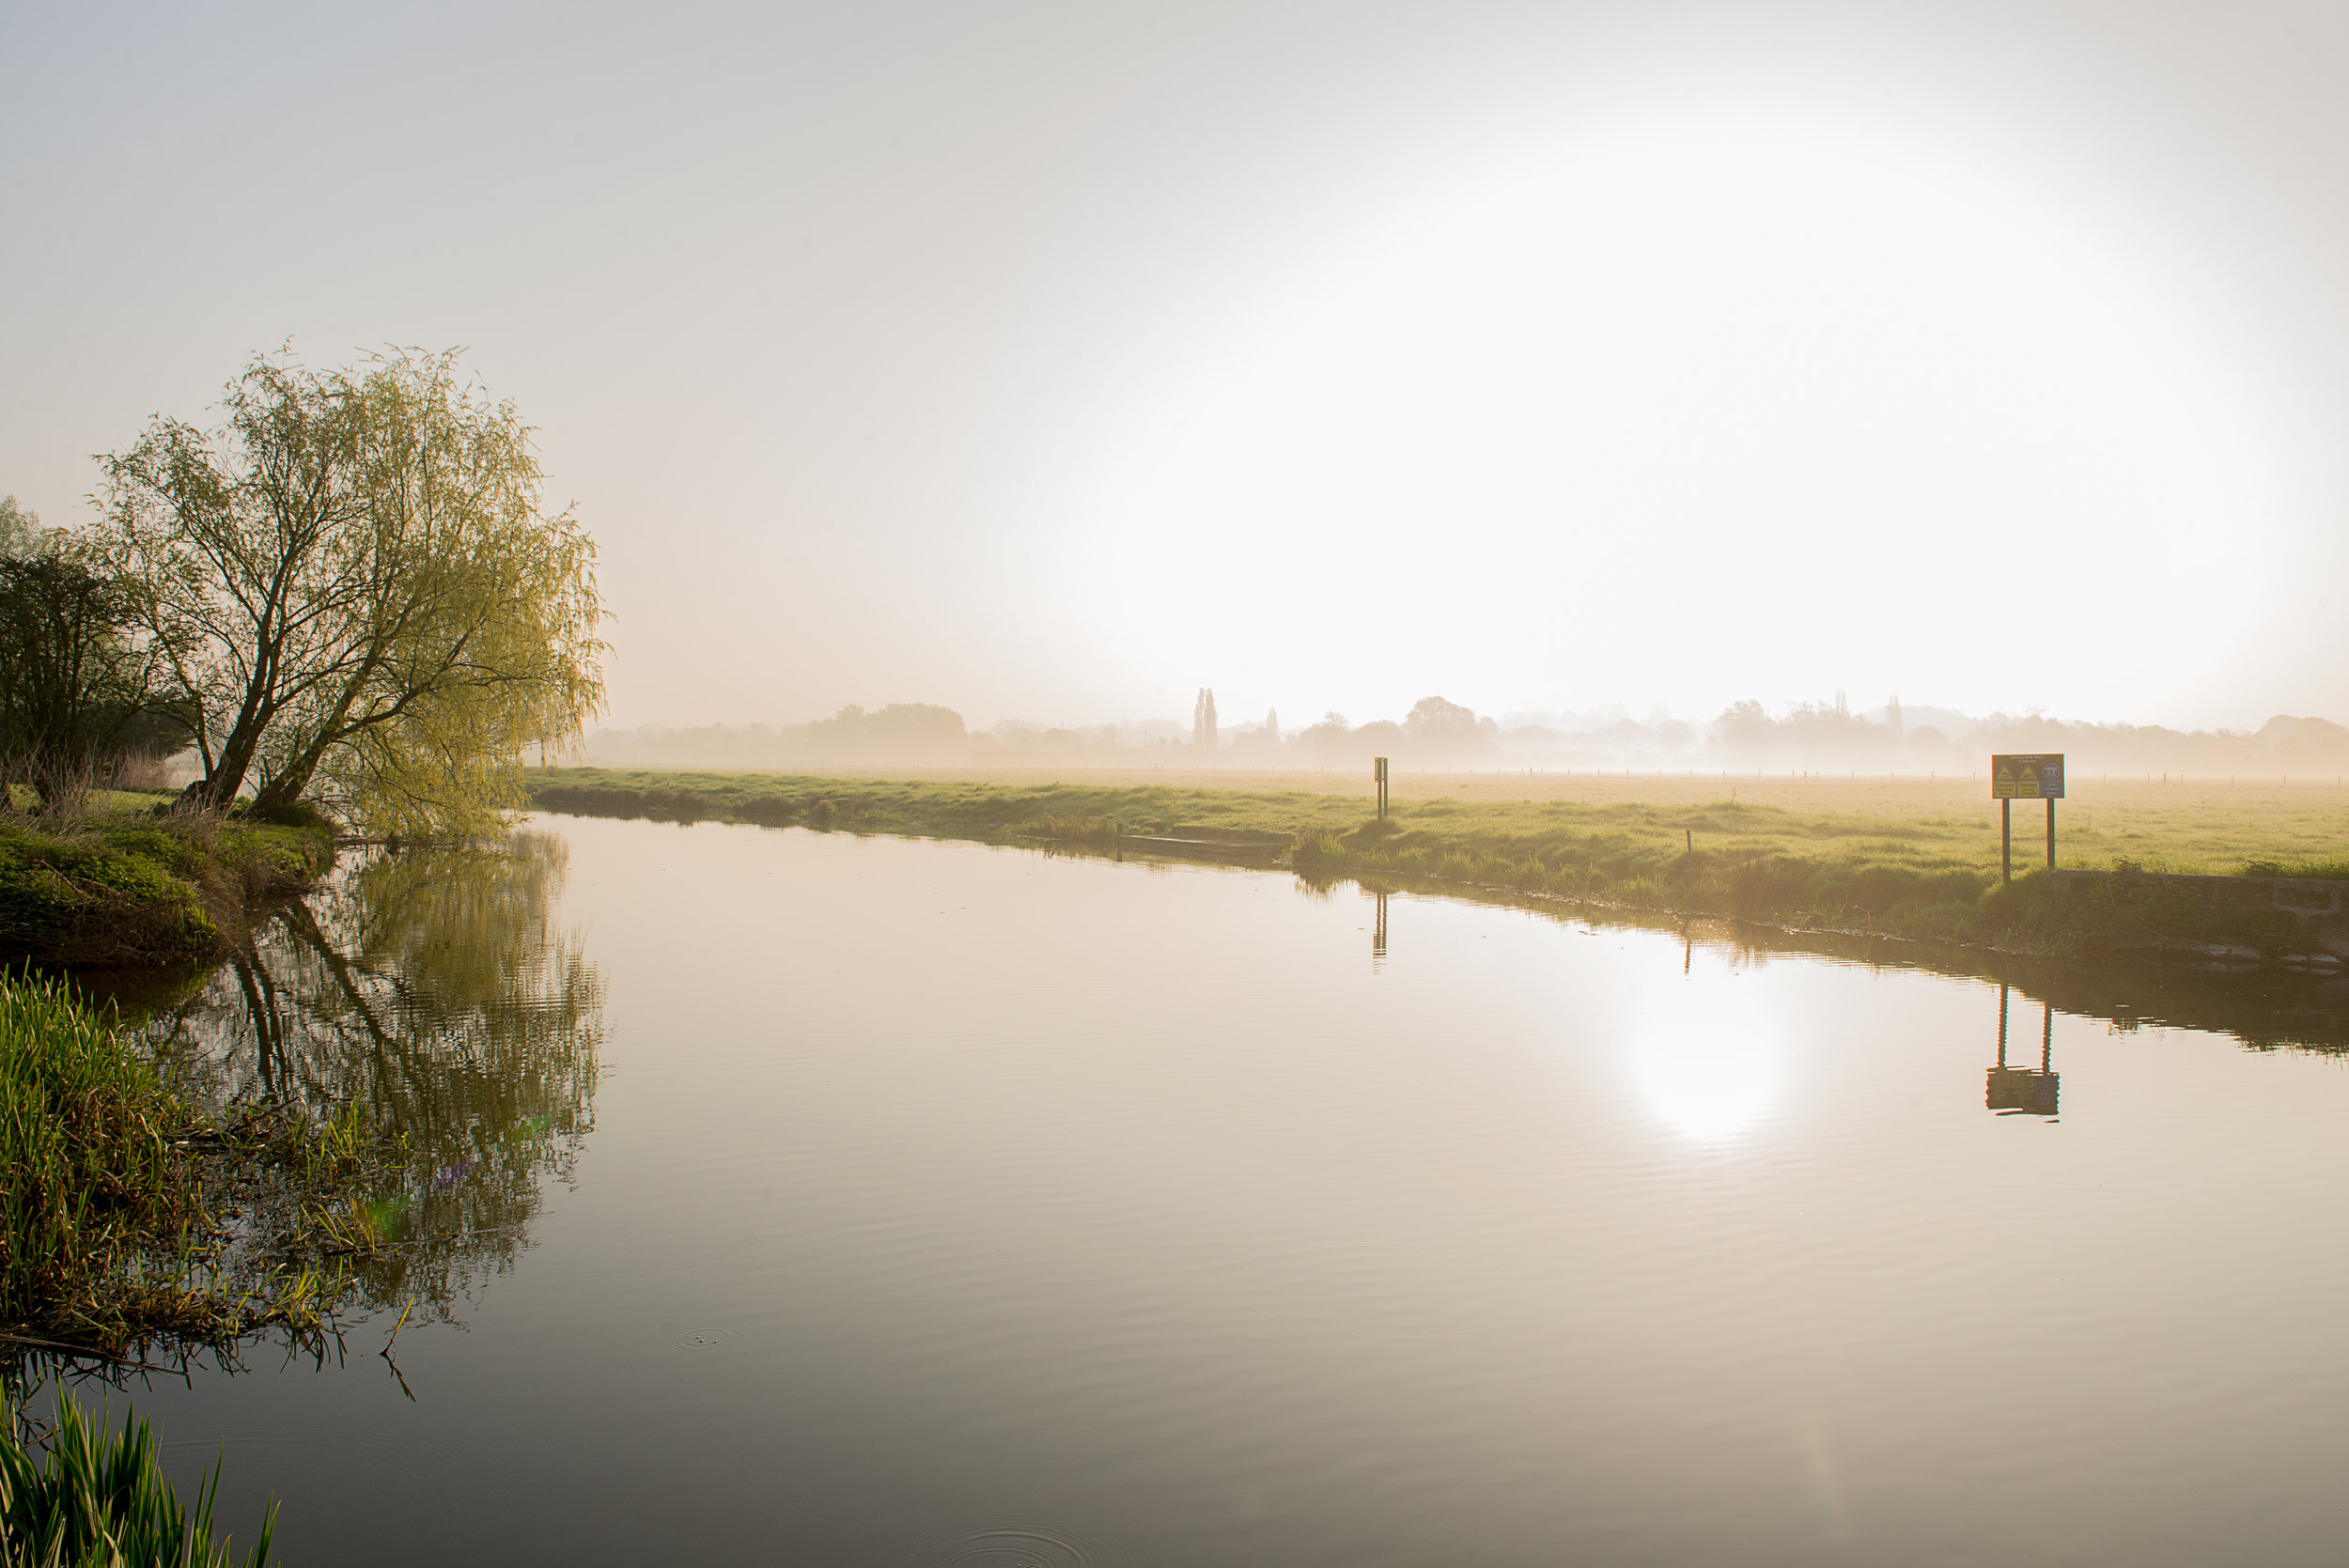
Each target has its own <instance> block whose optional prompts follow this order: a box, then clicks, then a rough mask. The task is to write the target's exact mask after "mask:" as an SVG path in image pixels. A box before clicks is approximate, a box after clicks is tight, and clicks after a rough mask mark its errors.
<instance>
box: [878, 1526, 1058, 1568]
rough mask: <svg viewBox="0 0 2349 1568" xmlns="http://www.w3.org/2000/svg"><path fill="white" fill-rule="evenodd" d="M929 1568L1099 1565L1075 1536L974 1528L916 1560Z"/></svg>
mask: <svg viewBox="0 0 2349 1568" xmlns="http://www.w3.org/2000/svg"><path fill="white" fill-rule="evenodd" d="M920 1561H922V1562H924V1563H926V1564H928V1565H929V1568H1101V1564H1102V1562H1103V1559H1102V1558H1100V1557H1099V1556H1098V1555H1097V1554H1096V1553H1095V1552H1093V1551H1092V1550H1091V1549H1090V1548H1088V1547H1087V1546H1085V1545H1083V1544H1082V1543H1081V1542H1080V1541H1078V1540H1077V1539H1076V1538H1075V1537H1073V1536H1069V1535H1064V1534H1062V1533H1061V1532H1060V1531H1058V1530H1050V1529H982V1530H974V1531H972V1533H971V1534H969V1535H966V1536H964V1537H962V1539H960V1540H959V1541H953V1542H949V1543H948V1544H947V1545H944V1546H941V1547H940V1548H938V1550H937V1551H936V1552H934V1553H931V1554H929V1555H927V1556H925V1557H923V1558H921V1559H920Z"/></svg>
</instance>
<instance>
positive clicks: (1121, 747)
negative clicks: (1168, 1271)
mask: <svg viewBox="0 0 2349 1568" xmlns="http://www.w3.org/2000/svg"><path fill="white" fill-rule="evenodd" d="M1205 696H1206V693H1205V692H1204V691H1202V693H1201V699H1202V700H1201V701H1200V702H1199V703H1196V704H1194V707H1193V712H1192V715H1191V722H1190V723H1189V724H1181V723H1177V722H1173V721H1156V722H1148V723H1143V724H1122V725H1121V724H1102V725H1094V726H1085V727H1073V726H1048V725H1039V724H1025V723H1021V722H1017V721H1006V722H1003V723H999V724H996V725H994V726H993V727H992V728H990V729H988V730H981V731H975V732H974V731H970V730H968V729H967V728H966V726H965V724H964V722H963V720H962V718H961V716H960V715H959V714H957V713H955V712H954V711H953V710H952V709H949V708H943V707H934V706H928V705H925V704H896V705H893V706H889V707H885V708H882V709H880V710H879V711H878V712H876V713H867V712H866V711H865V710H864V709H863V708H861V707H850V708H844V709H842V710H841V712H840V713H839V714H837V715H835V716H834V717H833V718H832V719H827V720H819V721H817V722H815V723H812V724H800V725H784V724H777V725H765V724H762V725H750V726H740V727H736V726H726V725H709V726H706V727H703V728H699V729H674V728H661V727H648V728H645V729H640V730H633V731H612V730H605V731H599V732H598V733H597V734H595V735H593V736H591V737H588V739H587V741H586V744H585V754H586V756H587V757H588V759H589V760H591V761H599V762H606V763H610V764H613V765H615V766H640V767H661V766H679V767H734V768H790V767H796V766H811V767H812V766H838V765H854V764H860V763H873V764H885V763H907V764H920V765H924V766H953V765H955V764H960V763H970V764H977V765H980V766H999V767H1000V766H1028V765H1033V766H1047V765H1049V766H1077V767H1084V766H1094V767H1133V766H1136V765H1137V764H1143V765H1147V764H1150V763H1160V764H1164V765H1166V766H1171V767H1197V766H1203V765H1204V766H1216V767H1231V768H1367V767H1368V766H1369V763H1370V759H1371V758H1372V757H1374V756H1384V757H1390V758H1392V759H1393V761H1394V763H1395V765H1396V766H1397V767H1399V768H1633V769H1639V770H1665V769H1669V770H1679V769H1683V768H1687V769H1695V770H1701V769H1707V768H1717V769H1722V770H1728V771H1746V772H1750V771H1755V770H1765V771H1767V770H1786V769H1804V770H1809V771H1834V772H1843V771H1852V772H1876V773H1883V772H1892V771H1898V772H1904V773H1924V772H1944V773H1966V772H1973V771H1978V770H1979V769H1981V768H1983V767H1984V766H1985V765H1986V763H1987V759H1988V757H1989V756H1990V754H1991V753H1993V752H2036V751H2049V752H2063V753H2067V754H2068V755H2069V756H2070V757H2071V759H2072V767H2073V768H2074V770H2075V771H2076V772H2080V773H2088V772H2099V771H2102V772H2114V773H2120V772H2130V771H2138V772H2144V771H2151V772H2155V773H2160V772H2163V771H2168V772H2172V773H2177V772H2190V773H2194V774H2199V775H2202V776H2210V775H2224V774H2227V773H2231V772H2232V773H2238V774H2243V775H2247V776H2261V777H2273V776H2275V775H2277V774H2279V773H2280V774H2307V775H2310V776H2316V775H2319V774H2333V773H2349V728H2344V727H2343V726H2341V725H2340V724H2336V723H2333V722H2329V721H2327V720H2323V719H2295V718H2286V717H2278V718H2275V719H2271V720H2269V721H2268V722H2266V723H2265V724H2263V725H2262V726H2261V727H2260V728H2259V729H2258V730H2257V731H2252V732H2245V731H2232V730H2217V731H2195V732H2184V731H2178V730H2172V729H2164V728H2160V727H2157V726H2150V725H2128V724H2094V723H2079V722H2064V721H2058V720H2053V719H2049V718H2046V717H2045V716H2043V715H2035V714H2033V715H2025V716H2023V717H2020V718H2016V717H2014V716H2010V715H2005V714H1992V715H1989V716H1988V717H1986V718H1979V719H1978V718H1973V717H1969V716H1968V715H1966V714H1963V713H1958V712H1954V711H1952V710H1950V709H1946V708H1931V707H1910V708H1907V709H1906V710H1904V709H1903V708H1902V706H1900V704H1899V702H1898V701H1897V700H1895V701H1893V702H1890V703H1888V704H1886V705H1885V706H1884V707H1883V708H1881V709H1879V710H1877V711H1875V713H1873V714H1863V713H1861V712H1859V711H1857V710H1855V709H1853V708H1852V707H1851V706H1849V704H1848V703H1847V702H1845V701H1844V700H1843V698H1842V697H1841V696H1838V697H1836V698H1834V699H1831V700H1828V701H1824V702H1817V703H1794V704H1789V705H1787V706H1784V707H1782V708H1781V709H1779V710H1777V711H1776V712H1772V711H1770V710H1768V709H1766V708H1765V707H1764V706H1762V704H1760V703H1759V702H1738V703H1734V704H1732V705H1730V706H1728V707H1727V708H1725V709H1723V710H1722V712H1721V713H1720V714H1719V716H1718V717H1717V718H1715V719H1714V720H1713V721H1712V722H1710V723H1689V722H1685V721H1681V720H1674V719H1671V718H1669V717H1666V716H1663V715H1660V714H1657V715H1652V716H1651V717H1650V718H1648V719H1647V720H1645V721H1640V720H1635V719H1633V718H1631V717H1630V716H1629V715H1627V714H1625V713H1623V712H1622V711H1621V710H1620V709H1616V710H1608V709H1596V710H1593V711H1592V712H1589V713H1585V714H1566V715H1556V716H1550V717H1548V718H1546V719H1532V720H1529V719H1522V718H1520V719H1517V720H1514V721H1511V722H1502V721H1501V720H1499V719H1496V718H1495V717H1493V716H1491V715H1488V714H1487V715H1480V714H1477V713H1475V712H1474V711H1472V710H1471V709H1470V708H1468V707H1466V706H1463V705H1461V704H1458V703H1455V702H1452V701H1450V700H1449V699H1446V698H1443V697H1425V698H1423V699H1421V700H1420V701H1419V702H1418V703H1416V704H1414V705H1412V707H1411V709H1410V711H1409V712H1408V714H1406V715H1405V716H1404V717H1403V718H1402V719H1401V720H1399V721H1395V720H1383V719H1382V720H1373V721H1371V722H1368V723H1362V724H1356V723H1353V722H1351V721H1349V720H1348V719H1347V718H1346V715H1344V714H1342V713H1329V714H1325V715H1323V716H1322V718H1321V719H1320V720H1319V721H1318V722H1315V723H1313V724H1309V725H1307V726H1305V727H1304V728H1302V729H1297V730H1292V731H1285V732H1284V731H1283V729H1282V727H1281V725H1280V722H1279V720H1278V718H1277V716H1275V715H1271V714H1268V715H1267V717H1266V722H1263V723H1261V724H1256V723H1245V724H1235V725H1231V726H1228V727H1222V728H1221V732H1220V736H1219V741H1218V744H1217V745H1216V747H1215V748H1214V750H1212V751H1208V750H1206V749H1205V748H1204V747H1203V746H1202V745H1201V744H1200V738H1199V737H1201V735H1202V734H1203V733H1204V724H1203V723H1202V720H1203V719H1204V716H1205V701H1204V699H1205Z"/></svg>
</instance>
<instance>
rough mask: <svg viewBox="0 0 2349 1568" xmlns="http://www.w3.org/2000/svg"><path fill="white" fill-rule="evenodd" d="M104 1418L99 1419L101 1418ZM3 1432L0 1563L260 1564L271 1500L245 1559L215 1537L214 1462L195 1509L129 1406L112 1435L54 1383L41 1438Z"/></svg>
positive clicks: (61, 1567)
mask: <svg viewBox="0 0 2349 1568" xmlns="http://www.w3.org/2000/svg"><path fill="white" fill-rule="evenodd" d="M102 1421H103V1418H102V1417H101V1422H102ZM9 1426H10V1428H11V1429H10V1430H7V1431H0V1568H265V1565H266V1564H267V1563H268V1561H269V1550H270V1541H271V1538H272V1536H273V1535H274V1534H275V1533H276V1529H277V1505H276V1504H275V1503H274V1502H272V1503H271V1505H270V1508H269V1512H268V1514H265V1515H264V1516H263V1518H262V1521H261V1533H260V1539H259V1541H258V1542H257V1543H256V1545H255V1546H254V1548H253V1550H252V1551H251V1552H250V1553H249V1554H247V1555H246V1556H244V1557H243V1558H237V1557H232V1556H231V1555H230V1553H229V1544H228V1543H227V1542H226V1540H221V1541H215V1540H213V1539H212V1505H213V1502H214V1500H215V1499H216V1498H217V1497H218V1496H219V1492H220V1467H219V1466H218V1465H215V1466H214V1467H212V1470H211V1473H210V1475H208V1476H206V1477H205V1478H204V1480H203V1481H202V1482H201V1483H199V1484H198V1485H197V1487H196V1495H195V1507H194V1510H193V1511H191V1510H189V1509H187V1508H185V1507H183V1506H182V1505H181V1504H180V1501H179V1496H178V1495H177V1494H176V1493H174V1492H173V1491H172V1489H171V1483H169V1482H168V1481H166V1480H164V1479H163V1466H162V1464H161V1463H160V1461H159V1457H158V1455H157V1452H156V1446H155V1439H154V1436H153V1435H152V1434H151V1433H150V1432H148V1425H147V1422H145V1421H138V1420H136V1419H135V1418H134V1417H133V1416H132V1413H131V1412H130V1411H128V1410H125V1411H124V1412H123V1416H122V1430H121V1432H120V1434H119V1435H118V1436H112V1437H109V1436H105V1434H104V1433H103V1432H102V1431H101V1429H100V1427H99V1426H98V1425H94V1424H93V1423H91V1422H90V1421H89V1420H88V1419H87V1418H86V1417H85V1416H84V1415H83V1413H82V1407H81V1406H80V1405H76V1404H75V1403H74V1402H73V1401H72V1400H70V1399H69V1398H67V1397H66V1396H65V1394H64V1393H63V1392H62V1391H60V1392H59V1393H58V1395H57V1423H56V1428H55V1430H54V1432H52V1433H51V1434H50V1436H49V1438H48V1440H47V1442H46V1443H44V1444H40V1445H38V1446H31V1445H27V1444H25V1443H24V1442H23V1441H22V1440H21V1439H20V1438H19V1437H18V1436H17V1434H16V1432H15V1431H14V1430H13V1426H14V1423H13V1422H10V1423H9Z"/></svg>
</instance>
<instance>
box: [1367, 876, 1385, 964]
mask: <svg viewBox="0 0 2349 1568" xmlns="http://www.w3.org/2000/svg"><path fill="white" fill-rule="evenodd" d="M1372 896H1373V897H1375V898H1377V900H1378V914H1377V924H1375V925H1373V926H1372V927H1371V930H1370V972H1371V973H1373V974H1377V972H1378V971H1379V970H1382V969H1384V968H1385V967H1386V963H1387V895H1386V894H1385V893H1374V894H1373V895H1372Z"/></svg>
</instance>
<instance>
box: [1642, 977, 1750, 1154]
mask: <svg viewBox="0 0 2349 1568" xmlns="http://www.w3.org/2000/svg"><path fill="white" fill-rule="evenodd" d="M1740 1000H1741V999H1740V998H1739V997H1737V996H1735V995H1730V996H1722V995H1719V994H1718V991H1717V988H1715V987H1712V986H1702V985H1689V986H1682V987H1680V988H1679V989H1677V990H1675V991H1674V992H1672V994H1671V995H1670V996H1669V997H1668V998H1666V999H1664V1000H1663V1001H1659V1002H1657V1004H1656V1007H1655V1009H1654V1011H1653V1012H1651V1013H1650V1014H1649V1015H1648V1016H1647V1017H1645V1018H1644V1019H1643V1020H1642V1022H1641V1028H1640V1032H1639V1042H1638V1047H1637V1055H1636V1058H1635V1060H1636V1063H1637V1068H1638V1074H1639V1079H1640V1086H1641V1089H1643V1090H1644V1091H1645V1092H1646V1094H1647V1097H1648V1103H1649V1104H1650V1105H1651V1106H1653V1107H1654V1108H1655V1110H1656V1113H1657V1115H1658V1116H1660V1117H1662V1118H1663V1119H1664V1121H1666V1122H1667V1123H1669V1124H1670V1125H1671V1126H1672V1127H1674V1128H1675V1129H1677V1130H1678V1131H1680V1132H1681V1133H1684V1134H1686V1135H1687V1136H1688V1137H1690V1138H1694V1139H1697V1140H1700V1141H1704V1142H1715V1141H1721V1140H1725V1139H1730V1138H1734V1137H1735V1136H1736V1135H1738V1134H1739V1133H1742V1132H1745V1131H1747V1130H1748V1129H1749V1128H1750V1127H1752V1126H1753V1125H1754V1124H1755V1123H1756V1122H1758V1121H1759V1120H1760V1119H1761V1118H1762V1116H1763V1114H1764V1112H1766V1110H1768V1109H1769V1106H1770V1101H1771V1099H1772V1097H1773V1095H1774V1094H1775V1092H1776V1090H1777V1086H1778V1076H1779V1051H1778V1047H1777V1044H1776V1041H1775V1040H1774V1038H1773V1037H1772V1034H1771V1032H1770V1030H1769V1026H1768V1024H1767V1022H1766V1020H1765V1019H1764V1018H1763V1017H1760V1016H1758V1015H1757V1014H1756V1013H1755V1012H1754V1010H1753V1009H1752V1008H1750V1007H1741V1006H1739V1005H1737V1002H1738V1001H1740Z"/></svg>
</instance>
